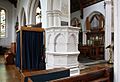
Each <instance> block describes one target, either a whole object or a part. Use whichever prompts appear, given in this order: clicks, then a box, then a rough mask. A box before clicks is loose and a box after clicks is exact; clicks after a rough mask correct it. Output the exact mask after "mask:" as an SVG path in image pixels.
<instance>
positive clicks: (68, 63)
mask: <svg viewBox="0 0 120 82" xmlns="http://www.w3.org/2000/svg"><path fill="white" fill-rule="evenodd" d="M78 34H79V28H77V27H70V26H69V27H68V26H61V27H50V28H46V56H47V58H46V61H47V66H46V67H47V68H54V67H70V68H71V67H74V66H78V61H77V58H78V55H79V51H78Z"/></svg>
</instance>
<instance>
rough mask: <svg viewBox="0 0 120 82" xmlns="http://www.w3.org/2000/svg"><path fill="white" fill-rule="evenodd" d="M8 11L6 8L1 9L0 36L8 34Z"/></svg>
mask: <svg viewBox="0 0 120 82" xmlns="http://www.w3.org/2000/svg"><path fill="white" fill-rule="evenodd" d="M5 16H6V12H5V10H4V9H1V10H0V38H4V37H5V36H6V17H5Z"/></svg>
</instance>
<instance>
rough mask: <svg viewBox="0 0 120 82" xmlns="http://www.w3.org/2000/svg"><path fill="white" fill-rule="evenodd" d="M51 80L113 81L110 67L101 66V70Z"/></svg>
mask: <svg viewBox="0 0 120 82" xmlns="http://www.w3.org/2000/svg"><path fill="white" fill-rule="evenodd" d="M50 82H111V81H110V72H109V69H108V68H101V69H99V70H95V71H91V72H89V73H83V74H80V75H76V76H71V77H66V78H60V79H56V80H52V81H50Z"/></svg>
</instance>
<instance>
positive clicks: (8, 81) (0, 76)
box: [0, 55, 20, 82]
mask: <svg viewBox="0 0 120 82" xmlns="http://www.w3.org/2000/svg"><path fill="white" fill-rule="evenodd" d="M19 78H20V74H19V72H18V70H17V68H16V67H15V65H5V60H4V56H3V55H0V82H20V80H19Z"/></svg>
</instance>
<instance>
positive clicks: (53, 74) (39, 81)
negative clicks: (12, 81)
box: [21, 68, 70, 82]
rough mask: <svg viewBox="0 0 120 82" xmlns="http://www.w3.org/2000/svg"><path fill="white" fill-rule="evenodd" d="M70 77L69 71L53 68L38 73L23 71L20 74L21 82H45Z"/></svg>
mask: <svg viewBox="0 0 120 82" xmlns="http://www.w3.org/2000/svg"><path fill="white" fill-rule="evenodd" d="M69 76H70V69H67V68H54V69H48V70H40V71H31V72H30V71H25V72H23V73H22V79H21V82H46V81H50V80H54V79H59V78H63V77H69Z"/></svg>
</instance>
